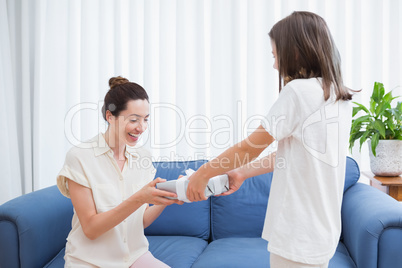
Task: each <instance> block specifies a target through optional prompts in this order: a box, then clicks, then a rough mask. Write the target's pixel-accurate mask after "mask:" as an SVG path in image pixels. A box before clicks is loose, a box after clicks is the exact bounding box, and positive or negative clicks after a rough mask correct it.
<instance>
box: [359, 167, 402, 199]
mask: <svg viewBox="0 0 402 268" xmlns="http://www.w3.org/2000/svg"><path fill="white" fill-rule="evenodd" d="M362 174H363V175H364V176H366V177H367V178H369V179H370V185H371V186H373V187H374V188H377V189H378V190H380V191H382V192H384V193H386V194H388V195H390V196H392V197H393V198H395V199H396V200H397V201H402V176H397V177H380V176H376V175H374V174H373V173H372V172H370V171H363V172H362Z"/></svg>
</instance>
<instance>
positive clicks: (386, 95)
mask: <svg viewBox="0 0 402 268" xmlns="http://www.w3.org/2000/svg"><path fill="white" fill-rule="evenodd" d="M396 98H398V97H395V98H393V97H392V91H390V92H388V93H387V94H385V96H384V97H383V98H382V101H384V102H386V103H389V104H391V101H392V100H393V99H396Z"/></svg>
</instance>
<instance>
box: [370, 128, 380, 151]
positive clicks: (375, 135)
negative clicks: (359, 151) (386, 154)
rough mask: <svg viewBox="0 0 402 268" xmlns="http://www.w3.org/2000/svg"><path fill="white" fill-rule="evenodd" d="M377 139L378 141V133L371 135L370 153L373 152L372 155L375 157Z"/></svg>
mask: <svg viewBox="0 0 402 268" xmlns="http://www.w3.org/2000/svg"><path fill="white" fill-rule="evenodd" d="M379 139H380V136H379V134H378V133H375V134H374V135H373V137H372V138H371V151H372V152H373V155H374V156H377V155H376V151H375V148H377V145H378V141H379Z"/></svg>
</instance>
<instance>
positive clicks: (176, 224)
mask: <svg viewBox="0 0 402 268" xmlns="http://www.w3.org/2000/svg"><path fill="white" fill-rule="evenodd" d="M205 162H206V160H198V161H175V162H154V166H155V168H156V170H157V171H156V177H161V178H162V179H166V180H175V179H177V178H178V177H179V175H185V173H184V172H185V170H186V169H189V168H191V169H193V170H197V169H198V168H199V167H200V166H201V165H202V164H204V163H205ZM210 208H211V205H210V199H208V200H206V201H202V202H195V203H185V204H183V205H181V206H180V205H176V204H173V205H171V206H168V207H166V208H165V210H164V211H163V212H162V214H161V215H160V216H159V217H158V218H157V219H156V220H155V221H154V222H153V223H152V224H151V225H150V226H149V227H148V228H146V229H145V234H146V235H178V236H193V237H199V238H202V239H205V240H208V238H209V236H210Z"/></svg>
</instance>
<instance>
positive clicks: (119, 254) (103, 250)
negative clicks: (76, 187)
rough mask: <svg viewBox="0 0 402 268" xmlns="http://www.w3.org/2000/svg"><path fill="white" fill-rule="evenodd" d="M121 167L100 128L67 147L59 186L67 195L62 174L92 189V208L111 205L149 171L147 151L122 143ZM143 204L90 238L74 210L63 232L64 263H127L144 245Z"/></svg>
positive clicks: (143, 182)
mask: <svg viewBox="0 0 402 268" xmlns="http://www.w3.org/2000/svg"><path fill="white" fill-rule="evenodd" d="M125 156H126V158H127V160H126V162H125V165H124V168H123V171H120V168H119V167H118V165H117V162H116V161H115V160H114V157H113V151H112V149H111V148H110V147H109V146H108V145H107V143H106V141H105V139H104V137H103V135H102V133H100V134H99V135H97V136H95V137H94V138H92V139H91V140H89V141H88V142H86V143H83V144H80V145H78V146H76V147H73V148H71V149H70V151H69V152H68V153H67V156H66V160H65V163H64V166H63V168H62V170H61V171H60V173H59V175H58V177H57V186H58V188H59V190H60V192H61V193H62V194H63V195H65V196H66V197H70V193H69V191H68V185H67V184H66V182H67V178H68V179H70V180H73V181H74V182H76V183H78V184H81V185H83V186H85V187H88V188H90V189H91V190H92V195H93V199H94V201H95V205H96V210H97V212H98V213H102V212H105V211H108V210H110V209H113V208H114V207H116V206H117V205H119V204H120V203H121V202H123V201H124V200H125V199H127V198H128V197H129V196H131V195H132V194H134V193H135V192H137V191H138V190H139V189H141V188H142V187H143V186H145V185H146V184H147V183H149V182H150V181H152V180H153V179H154V177H155V173H156V170H155V168H154V166H153V164H152V159H151V156H150V154H149V153H148V151H146V150H145V149H142V148H131V147H126V154H125ZM146 207H147V205H146V204H144V205H143V206H141V207H140V208H139V209H137V210H136V211H135V212H134V213H133V214H131V215H130V216H129V217H127V218H126V219H125V220H124V221H123V222H122V223H120V224H119V225H117V226H116V227H114V228H112V229H111V230H109V231H107V232H106V233H104V234H102V235H101V236H100V237H98V238H97V239H95V240H90V239H88V238H87V237H86V236H85V234H84V232H83V230H82V227H81V224H80V222H79V220H78V217H77V214H76V213H75V210H74V215H73V219H72V229H71V231H70V233H69V235H68V237H67V244H66V250H65V257H64V258H65V260H66V263H65V267H84V266H85V267H116V268H121V267H129V266H130V265H131V264H133V263H134V261H135V260H136V259H137V258H139V257H140V256H141V255H143V254H144V253H145V252H147V251H148V240H147V239H146V237H145V235H144V226H143V216H144V211H145V209H146Z"/></svg>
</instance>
